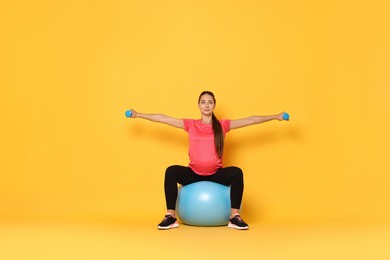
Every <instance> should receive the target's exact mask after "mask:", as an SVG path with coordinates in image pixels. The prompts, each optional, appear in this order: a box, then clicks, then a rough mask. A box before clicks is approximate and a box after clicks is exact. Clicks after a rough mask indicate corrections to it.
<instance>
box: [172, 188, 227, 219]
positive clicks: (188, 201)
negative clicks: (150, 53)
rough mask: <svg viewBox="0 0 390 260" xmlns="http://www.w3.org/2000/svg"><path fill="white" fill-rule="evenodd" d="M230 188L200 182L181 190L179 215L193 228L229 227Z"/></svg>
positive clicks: (178, 200)
mask: <svg viewBox="0 0 390 260" xmlns="http://www.w3.org/2000/svg"><path fill="white" fill-rule="evenodd" d="M230 208H231V206H230V187H229V186H224V185H222V184H219V183H215V182H210V181H200V182H195V183H192V184H188V185H186V186H182V187H180V188H179V194H178V198H177V205H176V210H177V215H178V217H179V219H180V220H181V221H182V222H183V223H184V224H187V225H191V226H223V225H227V224H228V222H229V216H230Z"/></svg>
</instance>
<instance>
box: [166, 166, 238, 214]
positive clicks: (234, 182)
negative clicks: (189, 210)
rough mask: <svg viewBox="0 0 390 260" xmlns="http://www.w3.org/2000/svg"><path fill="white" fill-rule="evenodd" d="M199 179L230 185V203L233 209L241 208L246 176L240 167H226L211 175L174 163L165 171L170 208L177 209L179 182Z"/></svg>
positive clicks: (168, 207) (167, 201) (187, 182)
mask: <svg viewBox="0 0 390 260" xmlns="http://www.w3.org/2000/svg"><path fill="white" fill-rule="evenodd" d="M197 181H212V182H217V183H220V184H223V185H225V186H230V203H231V207H232V208H233V209H240V207H241V200H242V194H243V191H244V178H243V174H242V171H241V169H240V168H238V167H234V166H233V167H226V168H219V169H218V171H217V172H216V173H214V174H212V175H209V176H202V175H199V174H196V173H195V172H194V171H193V170H192V169H191V168H190V167H185V166H180V165H173V166H169V167H168V168H167V170H166V172H165V181H164V189H165V200H166V203H167V209H168V210H175V209H176V199H177V193H178V188H177V183H179V184H181V185H183V186H184V185H188V184H191V183H194V182H197Z"/></svg>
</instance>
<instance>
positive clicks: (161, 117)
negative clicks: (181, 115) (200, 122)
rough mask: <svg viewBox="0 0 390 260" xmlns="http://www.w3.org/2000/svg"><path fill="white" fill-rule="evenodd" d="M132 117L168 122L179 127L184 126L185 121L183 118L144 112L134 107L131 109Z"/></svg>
mask: <svg viewBox="0 0 390 260" xmlns="http://www.w3.org/2000/svg"><path fill="white" fill-rule="evenodd" d="M131 112H132V114H131V118H143V119H147V120H149V121H152V122H158V123H163V124H167V125H170V126H174V127H177V128H184V122H183V119H178V118H174V117H170V116H166V115H163V114H144V113H138V112H137V111H135V110H134V109H131Z"/></svg>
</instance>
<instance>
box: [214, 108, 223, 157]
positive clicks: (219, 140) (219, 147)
mask: <svg viewBox="0 0 390 260" xmlns="http://www.w3.org/2000/svg"><path fill="white" fill-rule="evenodd" d="M213 131H214V144H215V151H216V152H217V154H218V156H219V158H222V154H223V146H224V140H223V132H222V126H221V123H220V122H219V121H218V119H217V118H216V117H215V115H214V113H213Z"/></svg>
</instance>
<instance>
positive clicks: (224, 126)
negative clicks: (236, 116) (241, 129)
mask: <svg viewBox="0 0 390 260" xmlns="http://www.w3.org/2000/svg"><path fill="white" fill-rule="evenodd" d="M220 123H221V126H222V129H223V132H224V133H227V132H229V131H230V120H221V121H220Z"/></svg>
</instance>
